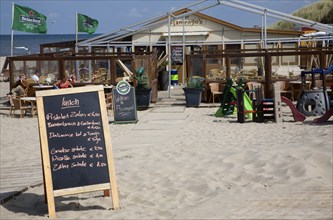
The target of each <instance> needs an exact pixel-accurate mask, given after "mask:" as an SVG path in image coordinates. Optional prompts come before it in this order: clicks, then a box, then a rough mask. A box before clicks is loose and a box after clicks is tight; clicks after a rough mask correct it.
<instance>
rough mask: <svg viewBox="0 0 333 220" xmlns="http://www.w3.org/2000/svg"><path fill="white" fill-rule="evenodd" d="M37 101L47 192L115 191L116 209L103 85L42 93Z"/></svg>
mask: <svg viewBox="0 0 333 220" xmlns="http://www.w3.org/2000/svg"><path fill="white" fill-rule="evenodd" d="M36 97H37V111H38V121H39V129H40V138H41V150H42V156H43V168H44V169H43V170H44V176H45V178H44V180H45V187H46V189H49V190H46V191H53V195H54V196H61V195H67V194H74V193H80V192H88V191H96V190H106V189H111V191H112V197H113V200H114V205H115V204H116V206H117V203H118V201H117V200H118V194H117V189H116V188H112V187H116V181H115V172H114V165H113V159H112V152H111V138H110V132H109V127H108V122H107V113H106V105H105V99H104V90H103V86H91V87H79V88H73V89H62V90H48V91H38V92H37V93H36ZM48 197H49V194H47V198H48ZM48 199H49V198H48ZM115 199H116V200H115ZM50 202H51V203H52V202H54V201H50ZM48 203H49V201H48ZM51 209H52V207H51ZM49 210H50V207H49Z"/></svg>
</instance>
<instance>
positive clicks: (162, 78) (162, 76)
mask: <svg viewBox="0 0 333 220" xmlns="http://www.w3.org/2000/svg"><path fill="white" fill-rule="evenodd" d="M158 82H159V87H160V90H161V91H165V90H168V86H169V71H160V72H159V75H158Z"/></svg>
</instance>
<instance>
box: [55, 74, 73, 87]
mask: <svg viewBox="0 0 333 220" xmlns="http://www.w3.org/2000/svg"><path fill="white" fill-rule="evenodd" d="M53 86H54V87H56V88H57V89H65V88H68V87H72V88H73V85H72V83H70V82H69V80H68V78H67V76H63V77H62V79H61V80H58V81H57V82H55V83H54V84H53Z"/></svg>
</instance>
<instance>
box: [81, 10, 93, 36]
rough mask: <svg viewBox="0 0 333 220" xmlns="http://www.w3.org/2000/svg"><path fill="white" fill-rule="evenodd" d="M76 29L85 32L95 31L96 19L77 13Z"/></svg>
mask: <svg viewBox="0 0 333 220" xmlns="http://www.w3.org/2000/svg"><path fill="white" fill-rule="evenodd" d="M77 26H78V27H77V31H78V32H87V33H89V34H92V33H95V31H96V29H97V26H98V21H97V20H95V19H92V18H90V17H88V16H87V15H83V14H79V13H78V14H77Z"/></svg>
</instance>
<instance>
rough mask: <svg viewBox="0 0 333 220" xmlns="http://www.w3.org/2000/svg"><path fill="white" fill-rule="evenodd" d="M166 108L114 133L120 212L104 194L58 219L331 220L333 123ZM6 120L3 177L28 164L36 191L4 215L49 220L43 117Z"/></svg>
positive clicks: (67, 208) (84, 199)
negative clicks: (41, 140) (41, 130)
mask: <svg viewBox="0 0 333 220" xmlns="http://www.w3.org/2000/svg"><path fill="white" fill-rule="evenodd" d="M6 86H7V84H5V83H1V96H3V95H4V94H5V93H7V92H8V90H6V89H8V87H6ZM178 95H179V94H178ZM178 95H177V96H176V97H172V98H173V99H171V100H173V101H175V100H176V101H178V100H180V101H181V97H180V96H178ZM167 104H168V99H167V98H163V99H161V100H160V103H159V102H158V103H156V104H155V105H153V108H150V109H149V110H147V111H140V112H139V115H138V118H139V122H138V123H137V124H113V123H111V124H110V125H109V126H110V133H111V138H112V149H113V155H114V160H115V169H116V177H117V184H118V191H119V202H120V207H121V208H120V209H119V210H112V203H111V199H110V198H109V197H103V196H102V192H100V191H98V192H93V193H84V194H76V195H70V196H63V197H57V198H56V199H55V203H56V212H57V218H58V219H332V215H333V210H332V205H333V202H332V200H333V195H332V193H333V189H332V173H333V171H332V163H333V123H332V118H331V120H330V121H329V122H327V123H324V124H321V125H315V124H313V123H312V120H313V119H314V118H315V117H308V118H307V119H306V121H305V122H302V123H301V122H294V121H293V118H292V116H291V113H290V110H289V109H288V108H286V107H283V123H278V124H277V123H273V122H267V123H253V122H247V123H244V124H239V123H237V122H236V118H235V116H229V117H225V118H216V117H214V116H213V113H215V112H216V110H217V107H208V106H207V105H205V106H203V107H200V108H185V107H184V106H181V105H175V106H173V107H170V106H168V105H167ZM7 114H8V112H7V111H1V114H0V120H1V167H0V168H1V171H3V170H6V169H7V168H8V167H11V166H17V164H21V166H22V167H24V165H26V166H28V165H31V166H32V167H33V169H32V170H34V173H32V174H31V175H30V176H35V177H36V179H33V181H32V180H31V181H32V182H35V183H36V184H34V186H32V187H31V186H30V187H28V189H27V190H26V191H24V192H23V193H22V194H21V195H19V196H17V197H15V199H11V200H9V201H8V202H6V203H4V204H2V205H1V207H0V214H1V216H0V217H1V219H48V210H47V205H46V204H45V203H44V191H43V190H44V189H43V186H42V178H41V169H42V168H41V165H40V150H39V136H38V125H37V118H36V117H35V118H29V117H26V118H23V119H19V118H13V117H8V116H7ZM110 120H112V117H110ZM23 161H24V162H23ZM30 172H32V171H31V170H30ZM23 173H24V172H23ZM26 178H28V177H25V176H24V175H23V176H22V180H24V179H26ZM15 183H16V182H14V183H13V184H15ZM1 193H2V192H1Z"/></svg>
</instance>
